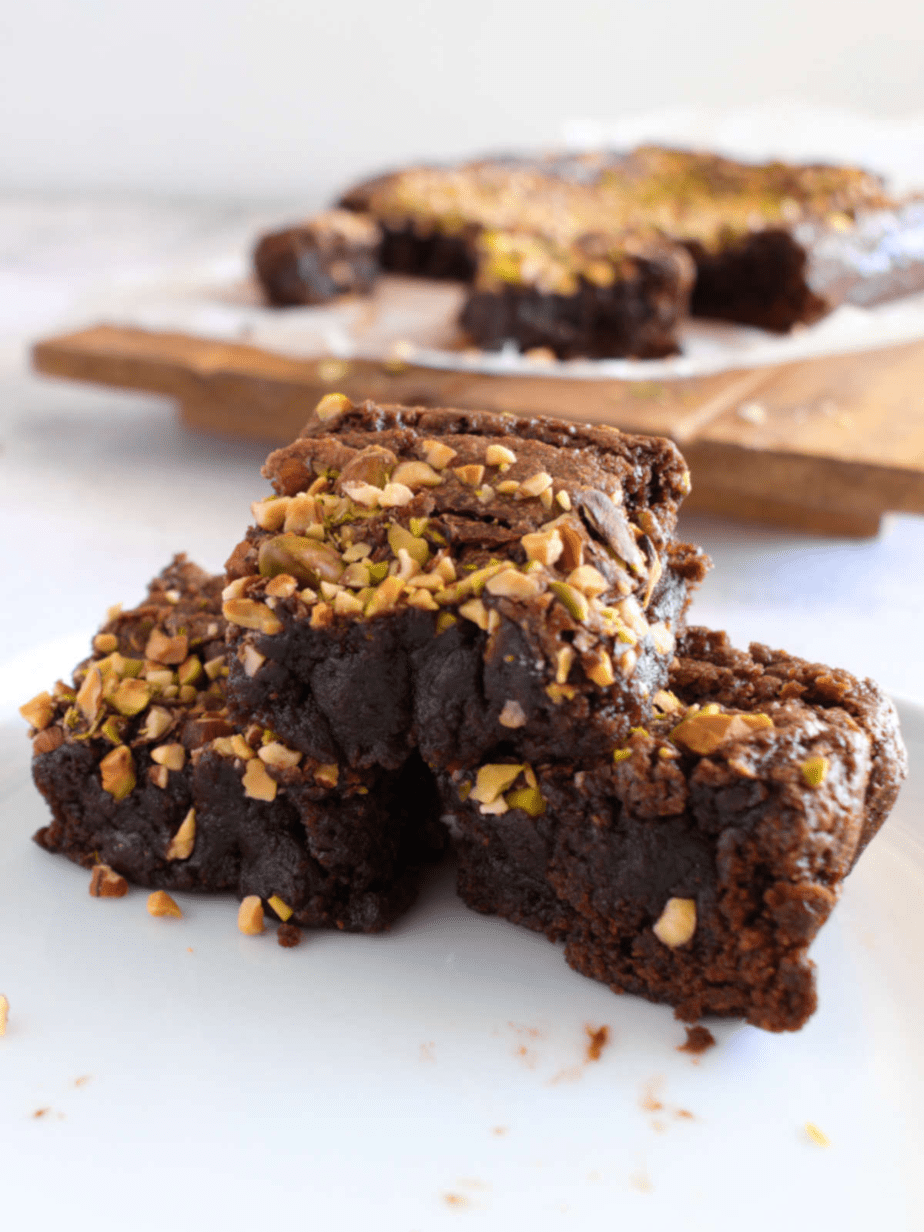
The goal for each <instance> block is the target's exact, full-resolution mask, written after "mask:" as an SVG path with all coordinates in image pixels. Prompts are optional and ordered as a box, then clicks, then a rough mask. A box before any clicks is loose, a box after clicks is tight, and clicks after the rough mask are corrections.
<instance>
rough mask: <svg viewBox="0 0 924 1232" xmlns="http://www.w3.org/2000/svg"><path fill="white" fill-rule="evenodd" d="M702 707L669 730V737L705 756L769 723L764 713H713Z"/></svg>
mask: <svg viewBox="0 0 924 1232" xmlns="http://www.w3.org/2000/svg"><path fill="white" fill-rule="evenodd" d="M708 710H709V707H708V706H707V707H704V708H703V709H702V710H700V711H699V712H698V713H697V714H693V715H690V716H688V717H687V718H685V719H683V720H682V722H680V723H678V725H677V726H676V727H675V728H674V730H673V731H672V732H671V740H673V742H674V743H675V744H679V745H682V746H683V747H684V748H687V749H689V750H690V752H691V753H698V754H699V755H700V756H701V757H707V756H708V755H709V754H710V753H714V752H715V751H716V750H717V749H719V748H721V747H722V745H723V744H727V743H730V742H731V741H733V740H741V739H744V738H745V737H747V736H750V735H751V734H752V733H753V732H756V731H760V730H762V729H763V728H766V727H772V726H773V721H772V720H771V719H770V718H769V716H768V715H765V714H715V713H707V712H708Z"/></svg>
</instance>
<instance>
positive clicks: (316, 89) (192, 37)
mask: <svg viewBox="0 0 924 1232" xmlns="http://www.w3.org/2000/svg"><path fill="white" fill-rule="evenodd" d="M777 99H779V100H801V101H803V102H807V103H812V104H816V105H817V104H821V105H823V106H826V107H832V108H836V109H841V110H843V109H846V110H857V111H862V112H866V113H868V114H870V115H872V116H878V117H881V118H889V119H892V120H894V119H895V118H896V117H899V116H912V115H914V114H915V113H916V114H917V115H919V116H921V115H924V4H921V3H920V0H878V2H875V3H874V2H873V0H772V2H768V0H698V2H697V3H695V4H693V3H690V2H689V0H647V2H646V3H639V0H568V2H567V3H550V2H549V0H506V2H503V3H496V2H493V3H492V0H466V3H461V4H460V3H455V4H454V3H446V2H445V0H419V2H417V3H409V2H408V0H404V2H398V3H389V4H386V3H381V2H379V0H325V2H323V3H322V2H318V0H221V2H218V0H157V3H150V2H147V0H145V2H144V3H141V2H140V0H29V3H14V0H3V3H2V4H0V187H5V188H7V189H10V188H13V189H19V190H23V189H26V190H28V189H34V188H39V189H47V190H52V191H54V192H59V193H60V192H64V191H67V192H73V191H75V190H77V191H81V190H100V189H104V190H108V191H116V192H120V193H134V192H145V193H157V194H171V195H178V196H183V197H188V196H194V197H199V198H202V197H209V198H211V197H215V196H224V197H226V198H233V199H247V200H255V199H261V200H265V199H267V198H271V197H277V198H290V197H291V198H302V199H304V200H305V201H306V203H308V204H311V203H313V202H314V201H315V200H316V199H319V198H321V197H323V196H326V195H328V194H329V193H330V192H332V191H333V190H335V189H336V187H337V186H338V185H341V184H342V183H343V182H345V181H347V180H349V179H350V178H351V177H353V176H356V175H361V174H364V173H365V172H367V171H369V170H371V169H374V168H376V167H378V166H383V165H388V164H390V163H393V162H395V161H401V160H406V159H409V158H413V157H419V156H422V157H434V156H435V155H439V154H444V155H446V156H451V155H456V154H462V153H465V152H470V151H476V150H479V149H496V148H497V147H498V146H504V145H507V146H521V145H532V144H542V143H544V142H548V141H550V140H554V139H555V137H556V136H557V135H558V134H559V133H560V132H561V130H562V127H563V125H566V124H568V123H571V122H574V121H580V120H586V119H590V120H594V121H602V122H605V123H609V122H612V121H614V120H616V119H619V118H622V117H625V116H627V115H631V114H633V113H636V112H643V111H645V112H650V111H652V110H653V109H667V110H671V109H675V108H683V107H690V106H691V105H693V106H718V107H722V108H740V107H743V106H751V105H753V104H759V103H766V102H767V101H768V100H777ZM818 153H821V154H823V153H824V151H818Z"/></svg>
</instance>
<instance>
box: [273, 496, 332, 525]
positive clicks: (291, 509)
mask: <svg viewBox="0 0 924 1232" xmlns="http://www.w3.org/2000/svg"><path fill="white" fill-rule="evenodd" d="M285 514H286V516H285V520H284V521H283V524H282V529H283V530H284V531H285V532H286V533H287V534H296V535H298V534H302V533H304V531H306V530H307V529H308V527H309V526H316V525H317V524H318V523H320V522H322V521H323V519H322V517H321V512H320V510H319V508H318V502H317V501H316V500H315V498H314V497H313V496H310V495H309V494H308V493H307V492H299V493H297V494H296V495H295V496H291V497H289V498H288V504H287V506H286V511H285Z"/></svg>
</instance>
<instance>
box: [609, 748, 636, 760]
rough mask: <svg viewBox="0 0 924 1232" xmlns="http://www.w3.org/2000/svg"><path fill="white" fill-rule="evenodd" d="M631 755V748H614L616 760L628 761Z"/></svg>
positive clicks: (614, 758)
mask: <svg viewBox="0 0 924 1232" xmlns="http://www.w3.org/2000/svg"><path fill="white" fill-rule="evenodd" d="M631 756H632V750H631V749H614V750H613V761H615V762H620V761H628V760H629V758H630V757H631Z"/></svg>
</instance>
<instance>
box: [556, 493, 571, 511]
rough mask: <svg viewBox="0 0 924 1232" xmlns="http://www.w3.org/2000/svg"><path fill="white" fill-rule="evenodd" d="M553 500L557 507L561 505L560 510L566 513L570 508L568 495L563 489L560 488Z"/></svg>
mask: <svg viewBox="0 0 924 1232" xmlns="http://www.w3.org/2000/svg"><path fill="white" fill-rule="evenodd" d="M555 499H556V500H557V501H558V503H559V505H561V507H562V509H564V510H565V511H566V512H567V511H568V510H569V509H570V508H571V497H570V496H569V495H568V493H567V492H566V491H565V489H564V488H561V489H560V490H559V491H558V492H556V493H555Z"/></svg>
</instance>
